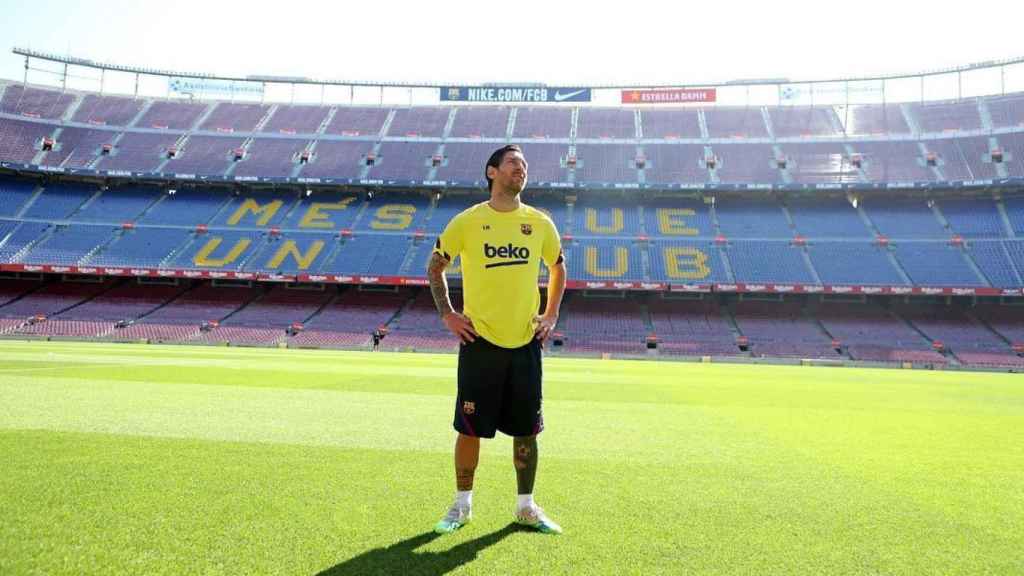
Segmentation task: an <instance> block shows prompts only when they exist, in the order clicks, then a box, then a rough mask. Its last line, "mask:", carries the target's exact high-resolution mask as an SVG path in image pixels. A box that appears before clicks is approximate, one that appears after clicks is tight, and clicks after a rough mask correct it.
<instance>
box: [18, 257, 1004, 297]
mask: <svg viewBox="0 0 1024 576" xmlns="http://www.w3.org/2000/svg"><path fill="white" fill-rule="evenodd" d="M0 272H33V273H39V272H43V273H51V274H52V273H56V274H82V275H89V276H112V275H113V276H127V275H131V276H148V277H162V278H212V279H216V278H230V279H235V280H262V281H270V282H316V283H328V284H380V285H385V286H426V285H428V284H429V282H428V280H427V279H426V278H424V277H421V276H365V275H364V276H360V275H351V276H350V275H340V274H281V273H277V272H266V271H264V272H237V271H234V270H220V269H207V270H196V269H193V268H189V269H165V268H123V267H110V268H107V267H93V266H60V265H54V264H0ZM566 288H570V289H577V290H641V291H647V292H664V291H670V292H705V293H707V292H730V293H747V294H749V293H757V292H766V293H773V294H779V293H781V294H788V293H796V294H822V293H824V294H868V295H874V294H885V295H913V296H922V295H923V296H1018V297H1019V296H1024V290H1022V289H1020V288H988V287H977V288H973V287H951V286H941V287H939V286H860V285H844V286H813V285H803V284H745V283H742V282H740V283H736V284H667V283H664V282H615V281H609V280H569V281H567V282H566Z"/></svg>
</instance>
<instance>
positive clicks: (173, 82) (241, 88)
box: [167, 77, 263, 96]
mask: <svg viewBox="0 0 1024 576" xmlns="http://www.w3.org/2000/svg"><path fill="white" fill-rule="evenodd" d="M167 89H168V90H169V91H170V92H171V93H172V94H180V95H182V96H185V95H195V94H215V95H219V96H240V95H247V96H262V95H263V84H262V83H260V82H233V81H229V80H215V79H212V78H181V77H172V78H168V79H167Z"/></svg>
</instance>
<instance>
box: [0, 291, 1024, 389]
mask: <svg viewBox="0 0 1024 576" xmlns="http://www.w3.org/2000/svg"><path fill="white" fill-rule="evenodd" d="M172 282H173V283H172V284H166V283H164V284H153V283H140V280H137V279H118V280H107V281H103V282H96V281H90V282H82V281H80V280H77V281H64V282H61V281H57V280H53V281H51V280H6V281H4V282H3V283H0V335H6V336H8V337H50V338H56V337H64V338H88V339H101V340H112V341H138V340H147V341H152V342H165V343H174V342H177V343H193V344H204V343H205V344H224V343H227V344H231V345H236V346H237V345H241V346H289V347H303V348H343V349H344V348H348V349H351V348H358V349H370V348H371V346H372V341H373V338H372V335H373V334H374V333H375V332H376V333H377V334H378V335H379V336H380V337H381V342H380V344H381V348H382V349H387V350H419V351H452V350H454V349H455V348H456V347H457V345H458V342H457V340H456V339H455V338H454V337H453V336H452V335H451V333H449V332H447V331H446V330H445V329H444V327H443V325H442V324H441V323H440V321H439V320H438V318H437V312H436V310H435V309H434V305H433V300H432V297H431V295H430V292H429V290H426V289H420V290H419V291H418V292H416V291H414V289H409V288H396V289H384V288H381V287H377V288H372V289H368V288H365V287H340V288H339V287H335V286H310V285H307V286H299V287H286V286H281V285H277V286H270V285H267V286H255V287H236V286H231V285H223V284H220V285H218V284H217V282H218V281H216V280H215V281H213V283H212V284H211V283H207V281H189V280H184V281H172ZM311 288H312V289H311ZM452 296H453V303H454V305H455V307H456V308H459V307H461V299H460V293H459V292H458V291H456V292H454V293H453V295H452ZM1016 308H1017V307H1015V306H1009V307H1007V306H998V307H996V306H995V305H992V304H979V305H977V306H969V305H964V304H963V303H952V304H943V303H936V302H931V303H909V304H907V303H893V304H892V305H889V306H888V307H883V305H880V304H879V303H877V302H869V301H863V300H862V301H856V302H855V301H846V302H839V301H823V302H822V301H810V300H805V301H796V300H786V301H777V300H776V301H765V300H743V299H740V300H728V299H726V300H723V299H721V298H714V297H698V298H694V297H689V298H676V297H670V296H668V295H654V294H649V295H646V296H645V295H639V296H634V295H623V294H614V293H605V294H603V295H595V294H587V293H583V292H576V293H573V294H570V295H569V296H568V297H567V299H566V301H565V303H564V305H563V307H562V314H561V317H560V320H559V324H558V327H557V329H556V331H555V335H554V338H553V341H552V343H551V344H550V346H551V347H552V348H551V351H553V352H557V353H565V354H571V355H583V356H587V355H602V354H616V355H625V356H651V355H652V354H654V355H657V356H664V357H700V356H717V357H734V358H742V357H747V358H765V357H769V358H792V359H818V360H838V361H860V362H870V363H882V364H896V363H910V364H913V365H920V366H930V367H940V366H947V365H954V364H956V365H961V366H970V367H981V368H993V369H1010V370H1021V369H1024V356H1021V351H1022V350H1024V341H1022V340H1024V310H1017V309H1016Z"/></svg>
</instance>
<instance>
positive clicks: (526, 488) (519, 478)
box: [512, 436, 537, 494]
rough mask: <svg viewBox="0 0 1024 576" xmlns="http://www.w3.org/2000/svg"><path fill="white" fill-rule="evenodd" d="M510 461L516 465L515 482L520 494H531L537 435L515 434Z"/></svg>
mask: <svg viewBox="0 0 1024 576" xmlns="http://www.w3.org/2000/svg"><path fill="white" fill-rule="evenodd" d="M512 450H513V454H512V462H513V463H514V464H515V466H516V484H517V485H518V488H519V493H520V494H533V481H534V480H535V479H536V478H537V437H536V436H517V437H515V438H513V439H512Z"/></svg>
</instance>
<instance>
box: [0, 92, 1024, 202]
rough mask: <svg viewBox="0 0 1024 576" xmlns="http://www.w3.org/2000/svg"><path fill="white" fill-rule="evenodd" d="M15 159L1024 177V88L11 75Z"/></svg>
mask: <svg viewBox="0 0 1024 576" xmlns="http://www.w3.org/2000/svg"><path fill="white" fill-rule="evenodd" d="M0 87H2V88H4V90H3V98H2V102H0V162H2V163H4V165H6V166H7V167H9V168H15V169H19V170H33V169H38V168H39V167H46V169H47V170H48V171H50V172H53V171H60V172H66V173H73V174H97V173H98V174H100V175H104V176H118V177H121V176H126V174H125V173H126V172H127V173H131V174H127V175H128V176H131V175H135V176H138V175H149V176H157V175H161V176H164V177H170V175H174V176H173V177H175V178H177V179H195V178H200V179H203V180H220V181H243V182H250V181H268V182H295V183H304V182H307V181H308V179H311V178H313V179H320V180H327V181H328V182H324V183H343V184H364V185H374V186H410V185H413V186H416V185H432V186H445V187H455V188H458V187H463V188H478V187H480V186H482V183H483V177H482V169H481V168H480V162H479V160H480V159H481V158H482V157H486V156H485V154H486V151H487V150H489V149H493V148H495V147H496V146H497V144H499V143H501V142H506V141H509V140H512V141H516V142H519V143H521V144H522V145H523V146H524V148H525V150H526V156H527V159H528V161H529V162H530V165H531V166H530V174H531V181H532V182H533V183H534V184H535V185H539V186H541V187H552V188H589V189H594V188H612V189H615V188H641V189H680V188H683V189H690V188H696V189H706V188H708V187H712V188H722V187H726V188H729V187H733V188H737V189H746V188H755V189H758V188H763V187H775V188H780V189H788V188H796V189H803V188H810V189H820V188H828V187H833V186H836V185H840V186H844V187H851V188H858V187H860V188H872V187H879V186H889V185H899V186H902V187H908V186H918V187H920V186H926V187H927V186H936V185H943V184H945V183H955V184H956V185H957V186H984V185H990V184H991V183H1000V182H1006V181H1009V180H1010V179H1015V178H1024V168H1022V167H1021V166H1022V165H1024V119H1022V117H1021V116H1022V112H1021V109H1022V108H1024V105H1022V104H1021V102H1024V95H1021V94H1010V95H1005V96H993V97H979V98H969V99H963V100H955V101H941V102H923V103H922V102H914V103H907V104H884V105H882V104H872V105H869V104H862V105H851V106H829V105H822V106H817V107H813V106H744V107H730V106H706V107H684V108H678V107H677V108H671V107H670V108H660V109H653V110H652V109H642V108H631V107H616V108H610V107H596V106H581V107H578V108H574V107H570V106H558V107H530V106H405V107H399V106H381V107H376V108H375V107H365V106H364V107H360V106H326V105H323V106H313V105H299V104H256V103H239V102H208V103H196V102H190V101H179V100H163V99H152V98H130V97H124V96H113V95H105V94H96V93H87V92H72V91H59V90H54V89H52V88H44V87H36V86H23V85H21V84H16V83H2V82H0Z"/></svg>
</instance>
